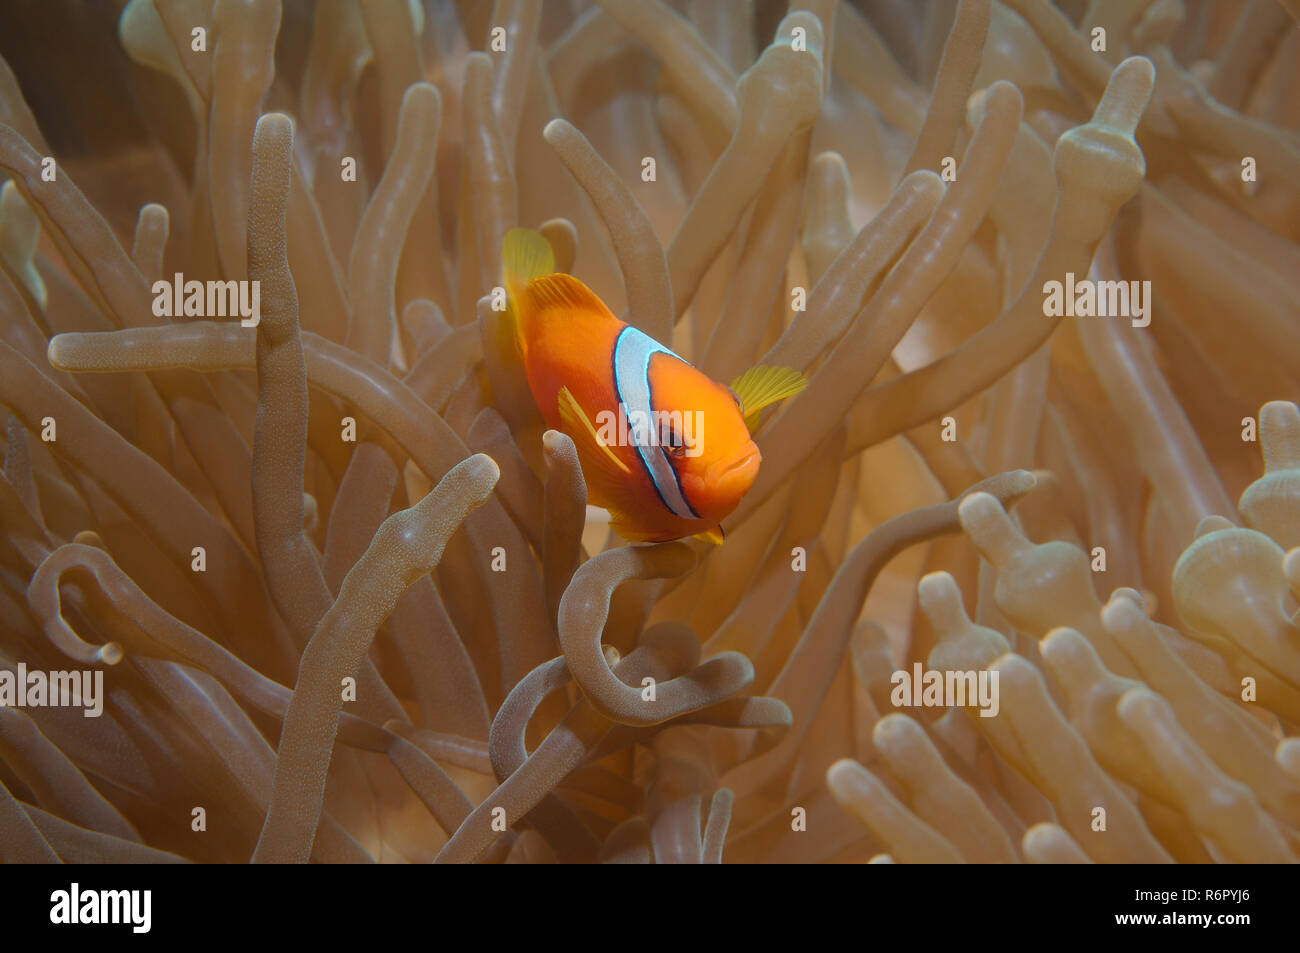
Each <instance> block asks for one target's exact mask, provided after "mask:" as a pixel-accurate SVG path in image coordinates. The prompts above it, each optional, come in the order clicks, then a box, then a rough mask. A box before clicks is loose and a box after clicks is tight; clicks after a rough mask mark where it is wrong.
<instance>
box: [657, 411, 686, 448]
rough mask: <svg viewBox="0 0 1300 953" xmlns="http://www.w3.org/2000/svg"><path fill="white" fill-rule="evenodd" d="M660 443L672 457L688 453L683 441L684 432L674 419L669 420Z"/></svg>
mask: <svg viewBox="0 0 1300 953" xmlns="http://www.w3.org/2000/svg"><path fill="white" fill-rule="evenodd" d="M660 443H661V445H662V446H663V448H664V450H665V452H666V453H667V454H668V455H669V456H670V457H680V456H683V455H684V454H685V453H686V447H685V446H684V444H683V441H682V432H681V430H680V429H678V427H677V424H676V423H675V422H674V421H671V420H670V421H668V422H667V424H666V425H665V426H664V432H663V433H662V434H661V435H660Z"/></svg>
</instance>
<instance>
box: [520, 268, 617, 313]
mask: <svg viewBox="0 0 1300 953" xmlns="http://www.w3.org/2000/svg"><path fill="white" fill-rule="evenodd" d="M528 294H529V296H530V297H531V299H532V303H533V305H534V307H536V308H537V309H538V310H542V309H545V308H586V309H589V310H595V311H597V312H599V313H601V314H608V313H609V309H608V308H606V307H605V302H603V301H601V300H600V299H599V298H598V297H596V292H594V291H592V290H591V289H590V288H588V287H587V286H586V285H584V284H583V283H582V282H581V281H579V280H578V279H577V278H575V277H573V275H546V276H545V277H543V278H539V279H537V280H536V281H534V282H533V283H532V284H531V285H529V286H528Z"/></svg>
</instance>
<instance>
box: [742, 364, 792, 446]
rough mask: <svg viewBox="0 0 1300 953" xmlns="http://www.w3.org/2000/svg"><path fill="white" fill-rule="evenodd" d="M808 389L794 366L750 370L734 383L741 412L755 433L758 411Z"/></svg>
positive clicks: (759, 366)
mask: <svg viewBox="0 0 1300 953" xmlns="http://www.w3.org/2000/svg"><path fill="white" fill-rule="evenodd" d="M807 386H808V378H806V377H804V376H803V375H802V374H800V373H799V372H798V371H796V370H795V369H794V368H793V367H769V366H766V365H763V364H759V365H757V366H755V367H751V368H750V369H749V370H747V371H745V373H743V374H741V375H740V376H739V377H737V378H736V379H735V380H734V381H732V382H731V389H732V391H733V392H734V393H735V395H736V399H737V400H739V401H740V412H741V413H742V414H744V415H745V426H747V427H748V428H749V429H750V430H753V429H754V427H755V426H757V424H758V412H759V411H760V410H762V409H763V408H764V407H766V406H767V405H768V404H775V403H776V402H777V401H778V400H785V399H786V398H787V397H793V396H794V395H795V394H797V393H799V391H801V390H803V389H804V388H805V387H807Z"/></svg>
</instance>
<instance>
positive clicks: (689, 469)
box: [501, 228, 807, 543]
mask: <svg viewBox="0 0 1300 953" xmlns="http://www.w3.org/2000/svg"><path fill="white" fill-rule="evenodd" d="M501 261H502V266H503V270H504V272H505V286H506V292H507V295H508V304H507V313H508V315H509V317H510V320H511V321H512V322H513V328H514V333H515V335H516V339H517V342H518V346H519V350H520V355H521V357H522V362H523V367H524V372H525V374H526V375H527V377H528V387H529V390H531V391H532V395H533V400H534V401H536V403H537V409H538V410H539V411H540V412H541V415H542V417H543V418H544V419H545V421H546V424H547V426H549V427H550V428H552V429H553V430H559V431H562V432H563V433H565V434H568V436H569V437H570V438H572V440H573V442H574V445H575V446H576V448H577V451H578V460H579V462H580V464H581V466H582V473H583V477H584V479H585V480H586V483H587V495H588V499H589V501H590V502H591V503H592V504H593V505H595V506H600V507H604V508H605V509H607V510H609V513H610V526H611V527H612V528H613V529H614V531H615V532H617V533H618V534H619V535H620V536H622V537H624V538H625V539H628V540H631V541H634V542H662V541H666V540H671V539H681V538H683V537H686V536H699V537H701V538H703V539H707V540H709V541H710V542H714V543H720V542H722V529H721V526H720V525H719V524H720V523H721V522H722V520H723V518H724V517H726V516H727V515H728V514H729V513H731V511H732V510H734V509H735V508H736V504H737V503H739V502H740V498H741V497H743V496H744V495H745V493H746V492H748V490H749V488H750V487H751V486H752V485H753V483H754V478H755V476H757V474H758V465H759V462H760V461H761V459H762V457H761V456H760V454H759V452H758V447H757V445H755V443H754V441H753V440H752V439H751V438H750V429H751V427H752V426H754V425H755V424H756V423H757V420H758V412H759V411H760V410H761V409H762V408H764V407H766V406H767V405H768V404H771V403H774V402H775V401H778V400H782V399H783V398H786V397H789V396H791V395H793V394H797V393H798V392H799V391H800V390H802V389H803V388H804V387H805V386H806V385H807V381H806V379H805V378H804V376H803V375H802V374H800V373H799V372H798V371H795V370H792V369H791V368H784V367H781V368H777V367H755V368H751V369H750V370H749V371H746V372H745V373H744V374H742V375H741V376H740V377H738V378H737V379H736V380H735V381H733V382H732V384H731V386H730V387H726V386H724V385H722V384H719V383H717V382H716V381H714V380H712V379H710V378H709V377H708V376H706V375H705V374H703V373H701V372H700V371H699V370H697V369H696V368H694V367H692V366H691V365H690V364H689V363H687V362H686V361H684V360H683V359H682V358H680V357H678V356H677V355H676V354H674V353H673V352H672V351H670V350H669V349H668V348H666V347H665V346H664V345H662V344H660V343H659V342H658V341H656V340H654V339H653V338H651V337H650V336H649V335H647V334H644V333H643V332H641V331H639V330H637V329H636V328H634V327H632V326H631V325H629V324H626V323H624V322H623V321H620V320H619V319H618V318H616V317H615V316H614V315H613V314H612V313H611V312H610V310H609V308H607V307H605V304H604V302H603V301H601V300H600V298H598V297H597V296H596V295H595V293H594V292H592V290H591V289H590V288H588V287H587V286H586V285H584V284H583V283H582V282H581V281H579V280H578V279H577V278H575V277H573V276H572V275H566V274H557V273H555V256H554V253H553V252H552V250H551V246H550V245H549V244H548V243H547V241H546V239H545V238H544V237H542V235H541V234H540V233H538V232H535V231H532V230H530V229H523V228H515V229H511V230H510V231H509V232H508V233H507V234H506V237H505V240H504V242H503V245H502V255H501Z"/></svg>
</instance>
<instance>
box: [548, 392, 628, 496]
mask: <svg viewBox="0 0 1300 953" xmlns="http://www.w3.org/2000/svg"><path fill="white" fill-rule="evenodd" d="M556 404H557V405H558V407H559V410H560V419H561V420H563V421H564V425H565V429H566V432H567V433H568V434H569V436H570V437H571V438H572V439H573V443H574V446H575V447H577V450H578V458H579V459H580V460H587V461H590V462H591V463H592V465H593V466H596V467H598V468H600V470H601V471H602V472H603V473H604V474H605V475H606V476H607V477H609V478H611V479H612V480H619V479H624V478H626V477H629V476H631V475H632V471H631V470H630V469H628V467H627V464H625V463H624V462H623V461H622V460H620V459H619V458H618V455H617V454H615V453H614V451H613V450H611V449H610V448H609V447H607V446H606V445H605V444H604V442H602V441H601V439H600V434H598V433H597V432H596V427H595V425H594V424H593V423H592V422H591V418H590V417H588V416H587V412H586V411H585V410H583V409H582V405H581V404H579V403H578V399H577V398H576V397H574V396H573V393H572V392H571V391H570V390H569V388H567V387H561V388H560V393H559V394H558V395H557V396H556Z"/></svg>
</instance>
